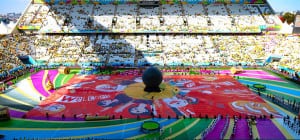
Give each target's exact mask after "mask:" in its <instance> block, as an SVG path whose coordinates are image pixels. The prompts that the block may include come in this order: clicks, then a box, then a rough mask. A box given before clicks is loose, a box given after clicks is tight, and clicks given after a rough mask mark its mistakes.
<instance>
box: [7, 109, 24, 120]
mask: <svg viewBox="0 0 300 140" xmlns="http://www.w3.org/2000/svg"><path fill="white" fill-rule="evenodd" d="M25 113H26V112H21V111H17V110H13V109H9V114H10V116H11V117H14V118H22V116H23V115H24V114H25Z"/></svg>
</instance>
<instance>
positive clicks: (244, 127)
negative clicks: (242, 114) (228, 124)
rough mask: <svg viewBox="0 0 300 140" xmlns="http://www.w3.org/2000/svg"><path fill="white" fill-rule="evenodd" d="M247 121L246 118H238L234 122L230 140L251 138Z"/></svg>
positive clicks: (247, 139) (248, 139)
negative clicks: (234, 126)
mask: <svg viewBox="0 0 300 140" xmlns="http://www.w3.org/2000/svg"><path fill="white" fill-rule="evenodd" d="M249 132H250V131H249V127H248V122H247V120H246V119H239V120H238V121H237V124H236V130H235V133H234V135H232V137H231V139H232V140H251V139H252V138H251V137H250V133H249Z"/></svg>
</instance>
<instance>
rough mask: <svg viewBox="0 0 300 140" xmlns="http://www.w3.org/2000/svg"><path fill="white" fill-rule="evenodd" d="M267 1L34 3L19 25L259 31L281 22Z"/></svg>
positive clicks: (50, 28) (57, 28) (61, 29)
mask: <svg viewBox="0 0 300 140" xmlns="http://www.w3.org/2000/svg"><path fill="white" fill-rule="evenodd" d="M270 13H271V9H270V8H269V7H268V5H266V4H260V5H254V4H243V5H241V4H221V3H215V4H208V5H205V4H186V3H184V4H181V3H178V4H161V5H158V6H155V7H151V8H149V7H143V6H140V5H139V4H116V5H115V4H105V5H93V4H84V5H72V4H67V5H59V4H54V5H45V4H32V5H30V7H29V8H28V10H27V12H26V13H25V14H24V15H23V16H22V18H21V20H20V23H19V26H34V27H36V28H37V29H39V31H40V32H47V33H52V32H80V31H85V32H88V31H90V30H99V31H113V32H135V31H163V32H169V31H171V32H178V31H183V32H259V31H260V29H264V28H265V27H266V25H274V26H275V25H280V23H281V21H280V19H279V18H278V17H277V16H275V15H273V14H270Z"/></svg>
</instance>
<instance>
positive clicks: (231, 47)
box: [0, 34, 300, 79]
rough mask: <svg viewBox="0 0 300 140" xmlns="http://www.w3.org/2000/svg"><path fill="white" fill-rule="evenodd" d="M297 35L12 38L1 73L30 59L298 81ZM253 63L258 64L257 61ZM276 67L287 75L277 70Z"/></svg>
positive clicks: (44, 62) (6, 46)
mask: <svg viewBox="0 0 300 140" xmlns="http://www.w3.org/2000/svg"><path fill="white" fill-rule="evenodd" d="M299 40H300V38H299V36H286V35H281V34H274V35H226V36H221V35H186V34H183V35H164V34H150V35H149V34H145V35H144V34H143V35H125V34H117V35H105V34H99V35H91V36H88V35H32V36H24V35H22V34H13V35H9V36H6V37H4V38H2V39H1V40H0V42H1V44H0V47H1V48H2V49H1V56H0V57H1V60H0V62H1V73H3V72H5V71H8V72H9V71H10V70H12V69H15V68H17V67H19V66H25V65H24V64H23V63H22V62H21V61H20V59H19V57H20V56H26V55H30V56H31V57H33V58H34V59H35V60H36V63H37V64H42V65H60V64H64V65H69V66H72V65H80V66H82V65H91V64H92V65H96V66H104V65H111V66H144V65H148V64H153V65H160V66H182V65H184V66H224V65H228V66H234V65H238V64H242V65H244V66H247V65H248V66H254V65H264V64H265V60H266V59H267V58H268V57H269V56H271V55H274V54H276V55H280V57H281V60H280V61H279V62H274V63H270V64H269V66H270V67H271V68H273V69H274V70H278V71H280V72H282V73H285V74H286V75H288V76H290V77H291V78H293V77H295V78H298V79H299V73H298V72H297V71H299V70H300V59H299V54H300V49H299V46H300V45H299ZM257 60H263V62H258V61H257ZM278 66H282V67H285V68H289V69H290V70H293V71H288V70H282V69H279V67H278Z"/></svg>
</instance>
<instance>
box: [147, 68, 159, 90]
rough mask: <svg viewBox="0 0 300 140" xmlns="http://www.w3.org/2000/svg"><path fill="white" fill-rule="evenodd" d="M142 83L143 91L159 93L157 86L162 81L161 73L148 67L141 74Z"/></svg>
mask: <svg viewBox="0 0 300 140" xmlns="http://www.w3.org/2000/svg"><path fill="white" fill-rule="evenodd" d="M142 79H143V82H144V84H145V86H146V87H145V89H144V91H147V92H160V88H159V85H160V83H161V82H162V80H163V76H162V73H161V72H160V70H159V69H157V68H156V67H150V68H148V69H146V70H145V72H144V73H143V77H142Z"/></svg>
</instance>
